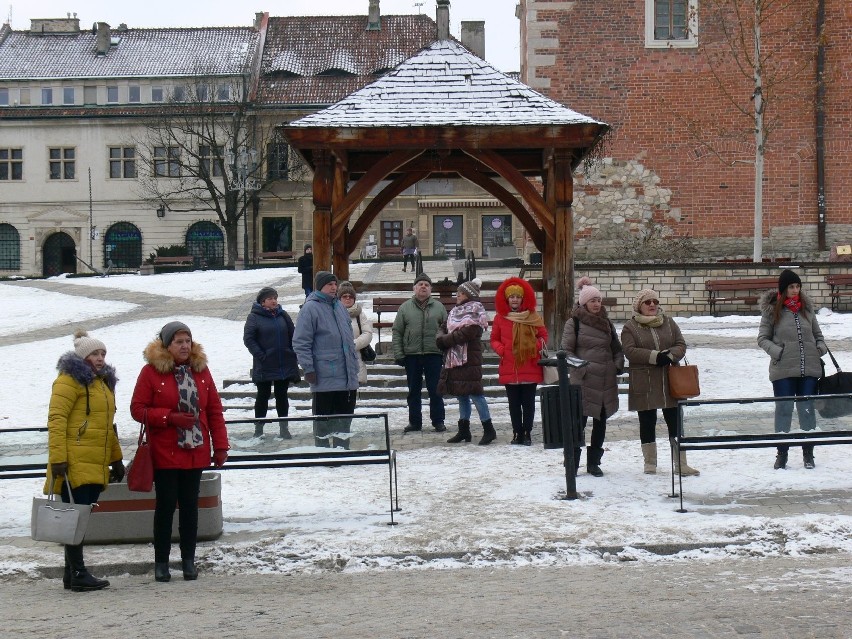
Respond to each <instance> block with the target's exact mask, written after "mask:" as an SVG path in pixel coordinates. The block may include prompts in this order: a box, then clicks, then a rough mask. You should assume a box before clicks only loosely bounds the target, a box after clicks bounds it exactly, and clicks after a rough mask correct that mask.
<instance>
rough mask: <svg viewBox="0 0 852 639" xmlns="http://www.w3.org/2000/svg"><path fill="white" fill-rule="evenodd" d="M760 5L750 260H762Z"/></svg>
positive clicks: (756, 24) (756, 13)
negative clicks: (752, 245) (751, 251)
mask: <svg viewBox="0 0 852 639" xmlns="http://www.w3.org/2000/svg"><path fill="white" fill-rule="evenodd" d="M760 20H761V5H760V2H759V1H756V2H755V3H754V100H753V101H754V255H753V256H752V261H754V262H761V261H763V159H764V153H765V140H764V138H765V131H764V126H763V109H764V105H763V69H762V68H761V57H760V55H761V53H760V37H761V34H760Z"/></svg>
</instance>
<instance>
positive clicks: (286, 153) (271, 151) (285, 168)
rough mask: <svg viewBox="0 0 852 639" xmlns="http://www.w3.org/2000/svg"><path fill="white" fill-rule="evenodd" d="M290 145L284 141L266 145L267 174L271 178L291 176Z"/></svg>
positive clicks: (281, 178) (283, 178)
mask: <svg viewBox="0 0 852 639" xmlns="http://www.w3.org/2000/svg"><path fill="white" fill-rule="evenodd" d="M289 160H290V147H289V146H288V145H287V144H285V143H283V142H271V143H269V144H267V145H266V165H267V171H266V175H267V177H268V178H269V179H270V180H286V179H287V178H288V177H289Z"/></svg>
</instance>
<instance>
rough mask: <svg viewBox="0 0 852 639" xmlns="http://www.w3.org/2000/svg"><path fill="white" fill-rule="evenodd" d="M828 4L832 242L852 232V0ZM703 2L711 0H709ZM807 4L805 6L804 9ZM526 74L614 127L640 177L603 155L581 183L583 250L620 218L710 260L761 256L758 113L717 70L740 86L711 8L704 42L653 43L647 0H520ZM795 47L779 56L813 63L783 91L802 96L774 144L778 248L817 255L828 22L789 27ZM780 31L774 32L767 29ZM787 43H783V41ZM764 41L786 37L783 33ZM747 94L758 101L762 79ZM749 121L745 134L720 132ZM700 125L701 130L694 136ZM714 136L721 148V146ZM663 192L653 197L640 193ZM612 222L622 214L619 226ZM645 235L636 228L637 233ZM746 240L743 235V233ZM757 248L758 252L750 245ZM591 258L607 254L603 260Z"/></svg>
mask: <svg viewBox="0 0 852 639" xmlns="http://www.w3.org/2000/svg"><path fill="white" fill-rule="evenodd" d="M825 2H826V12H827V15H826V25H827V26H826V33H825V41H826V43H827V49H826V54H827V63H826V89H827V98H826V115H827V121H826V129H825V139H826V166H825V170H826V204H827V221H828V228H827V236H828V244H829V245H831V244H833V243H848V242H849V241H850V240H852V201H850V198H849V197H848V196H847V194H846V193H845V190H844V189H845V188H846V186H847V185H848V184H850V183H852V162H850V159H852V134H850V126H849V125H850V122H852V82H850V79H852V78H850V76H852V38H849V36H848V34H849V32H850V30H852V3H850V2H848V0H825ZM815 5H816V0H802V1H801V2H795V3H790V7H791V9H790V10H789V11H788V13H786V14H784V15H781V16H780V17H779V24H781V23H784V24H787V25H792V24H794V22H795V20H796V18H797V16H798V15H799V13H801V9H802V7H805V8H813V7H814V6H815ZM699 7H702V4H701V3H699ZM796 11H798V12H799V13H794V12H796ZM520 15H521V21H522V23H523V26H522V29H521V34H522V37H523V38H524V40H525V41H524V43H522V46H521V51H522V54H523V56H524V60H522V65H521V66H522V70H523V73H524V75H523V76H522V79H523V81H524V82H526V83H527V84H529V85H530V86H532V87H533V88H536V89H537V90H540V91H542V92H543V93H545V94H547V95H548V96H549V97H551V98H553V99H555V100H558V101H559V102H561V103H563V104H566V105H567V106H569V107H571V108H572V109H575V110H577V111H580V112H582V113H584V114H587V115H590V116H592V117H595V118H598V119H600V120H603V121H605V122H607V123H609V124H610V125H611V126H612V127H613V131H612V134H611V139H610V144H609V148H608V149H607V150H606V152H605V156H606V158H607V160H608V161H610V162H611V163H615V165H616V166H619V165H629V166H630V167H631V168H632V169H635V170H634V171H632V175H631V176H628V179H621V178H620V177H619V178H617V179H612V176H609V175H606V172H607V170H609V169H611V167H612V164H604V165H602V167H601V166H599V167H598V169H596V170H595V171H594V172H593V173H590V174H589V175H581V176H579V177H578V180H577V188H576V189H575V194H576V195H575V198H576V199H575V230H576V232H577V236H578V238H580V239H581V242H580V244H579V247H580V255H583V253H582V251H583V250H586V249H585V247H587V246H588V247H591V248H590V250H592V251H594V250H595V247H596V246H598V245H599V243H600V242H602V241H606V240H607V239H611V233H610V232H608V231H607V230H606V228H605V227H606V226H607V225H608V224H615V225H626V226H627V227H630V226H631V225H633V226H634V227H639V226H641V225H643V224H644V225H647V224H650V223H653V224H658V225H662V226H664V227H665V228H666V229H667V232H669V233H670V234H671V235H672V236H675V237H676V236H686V237H691V238H693V239H694V240H695V241H696V246H697V247H698V249H699V250H700V251H701V252H702V253H704V254H709V255H714V254H715V255H725V254H728V253H729V251H730V250H731V247H732V246H734V247H736V248H737V252H738V253H739V252H741V251H742V252H746V253H748V254H750V246H751V239H752V237H753V228H754V222H753V220H754V212H753V211H754V204H753V202H754V199H753V198H754V172H753V168H752V164H751V162H752V161H753V159H754V140H753V136H751V135H749V134H748V131H747V129H748V126H749V123H748V120H744V119H743V118H742V116H740V115H738V114H737V113H736V111H735V110H734V109H733V108H732V107H731V105H730V104H729V103H728V102H726V100H725V99H724V98H723V97H722V95H721V92H720V89H719V87H718V84H717V83H716V82H715V80H714V79H713V75H712V74H711V73H710V69H711V65H712V68H713V69H715V70H716V72H717V74H718V75H719V76H720V77H721V78H722V79H723V80H724V81H725V82H727V83H729V84H731V85H732V86H737V84H736V83H737V82H738V81H737V80H735V78H736V74H735V72H734V70H733V66H732V65H731V64H730V62H729V61H727V62H726V61H725V58H724V57H723V58H721V59H719V58H717V57H715V56H718V55H719V54H720V52H722V51H723V49H724V46H723V42H722V38H721V36H720V34H719V32H718V31H715V30H714V28H713V25H712V21H710V20H708V19H706V18H707V16H704V15H702V16H700V19H699V22H700V25H701V26H700V29H699V42H700V44H701V46H700V47H699V48H697V49H695V48H692V49H690V48H686V49H650V48H646V47H645V32H644V21H645V1H644V0H608V1H607V2H564V1H560V0H521V13H520ZM785 30H787V31H789V32H790V35H787V36H785V38H788V39H789V38H792V39H793V40H794V44H793V45H792V46H785V47H784V48H783V51H782V52H780V53H779V55H782V56H783V57H784V59H785V63H786V64H787V66H788V67H790V68H792V67H794V66H795V65H804V69H805V71H804V72H803V73H802V74H801V75H800V76H799V77H798V78H797V79H796V80H795V81H794V82H792V83H787V84H786V85H784V87H783V92H784V93H785V94H787V95H788V96H789V97H786V98H785V99H784V100H783V101H782V100H779V101H776V102H773V103H772V110H771V111H770V112H769V114H768V115H770V117H772V118H775V128H774V130H773V131H772V133H771V135H770V138H769V140H768V143H767V151H766V168H765V177H764V224H763V228H764V237H765V240H764V245H765V254H776V255H778V254H782V255H811V256H813V257H817V255H816V251H817V239H816V233H817V231H816V228H817V227H816V218H817V189H816V184H817V181H816V159H815V158H816V155H815V124H814V122H815V115H814V113H815V107H814V100H813V97H812V96H813V95H814V92H815V62H814V51H815V46H814V43H815V39H816V38H815V35H814V33H815V25H814V23H813V22H812V21H806V22H805V23H803V24H801V25H800V26H799V27H796V28H791V29H786V28H785ZM767 31H768V30H767ZM775 44H776V45H777V43H775ZM764 46H765V47H771V46H773V42H772V40H771V38H768V37H767V39H766V42H765V43H764ZM735 91H736V93H737V94H738V95H740V96H742V97H741V103H742V104H743V106H745V107H746V108H748V106H749V105H750V99H749V98H750V95H751V87H750V85H749V84H748V83H747V82H744V81H743V82H739V84H738V88H737V89H735ZM722 129H724V130H726V131H728V132H730V131H733V130H738V131H739V132H740V135H739V137H728V134H727V133H726V134H724V135H723V134H716V133H714V131H720V130H722ZM694 131H700V133H699V134H694V133H693V132H694ZM702 140H704V141H708V142H710V143H712V145H713V147H714V148H715V150H716V151H717V152H718V153H719V154H720V155H721V159H720V156H719V155H717V154H716V153H713V152H711V151H709V150H708V149H707V148H706V146H703V145H702V144H701V142H702ZM647 187H652V188H653V189H654V191H655V193H654V195H653V197H646V195H647V192H642V191H640V192H638V194H637V188H639V189H644V188H647ZM613 218H618V219H617V220H616V221H613ZM633 230H634V232H635V228H634V229H633ZM731 240H735V241H733V242H732V241H731ZM743 249H745V250H743ZM588 257H590V258H592V259H594V257H593V256H592V255H589V256H588Z"/></svg>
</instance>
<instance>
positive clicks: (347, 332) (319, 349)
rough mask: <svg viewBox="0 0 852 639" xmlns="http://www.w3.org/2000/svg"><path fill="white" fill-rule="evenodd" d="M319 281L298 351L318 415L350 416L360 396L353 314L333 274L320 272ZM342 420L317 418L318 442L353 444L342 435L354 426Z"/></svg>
mask: <svg viewBox="0 0 852 639" xmlns="http://www.w3.org/2000/svg"><path fill="white" fill-rule="evenodd" d="M315 284H316V290H315V291H314V292H313V293H311V294H310V295H309V296H308V299H306V300H305V303H304V305H303V306H302V310H301V311H299V316H298V317H297V318H296V332H295V333H294V334H293V350H294V351H296V357H297V359H298V360H299V366H301V367H302V370H303V371H305V381H307V382H308V383H309V384H310V385H311V394H312V395H313V413H314V415H351V414H352V413H353V412H355V399H356V396H357V394H358V357H357V354H356V352H355V337H354V336H353V334H352V323H351V320H350V319H349V312H348V311H347V310H346V308H344V306H343V304H342V303H341V302H340V300H338V299H337V277H336V276H335V275H334V274H332V273H329V272H328V271H320V272H319V273H317V276H316V280H315ZM339 421H340V422H341V423H332V422H331V421H329V422H317V424H316V425H315V426H314V437H315V440H316V444H317V446H325V447H330V446H343V447H344V448H348V441H347V438H345V437H340V436H339V435H341V434H342V433H345V432H348V430H349V424H348V422H347V423H345V424H344V423H342V420H339ZM332 435H334V437H332Z"/></svg>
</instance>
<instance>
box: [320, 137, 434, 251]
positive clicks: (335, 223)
mask: <svg viewBox="0 0 852 639" xmlns="http://www.w3.org/2000/svg"><path fill="white" fill-rule="evenodd" d="M423 151H425V149H407V150H404V151H393V152H392V153H389V154H387V155H385V156H384V157H383V158H381V159H380V160H379V161H378V162H376V163H375V164H374V165H373V166H372V167H371V168H370V169H369V170H368V171H367V172H366V173H365V174H364V175H363V177H361V179H360V180H358V181H357V182H356V183H355V186H353V187H352V190H350V191H349V193H347V194H346V197H345V198H343V200H342V201H341V202H340V205H339V206H336V207H335V208H334V211H333V214H334V217H333V220H332V228H331V233H332V237H337V236H338V235H339V234H340V233H341V232H342V230H343V228H345V226H346V224H347V223H348V222H349V216H350V215H352V212H353V211H354V210H355V209H356V208H357V207H358V205H359V204H361V202H362V201H363V200H364V198H365V197H367V196H368V195H369V194H370V191H372V190H373V189H374V188H375V186H376V185H377V184H378V183H379V182H381V181H382V180H384V179H385V178H386V177H387V176H388V175H389V174H391V173H393V172H394V171H395V170H396V169H398V168H399V167H400V166H402V165H403V164H405V163H406V162H408V161H410V160H413V159H414V158H416V157H417V156H418V155H420V154H421V153H423Z"/></svg>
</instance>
